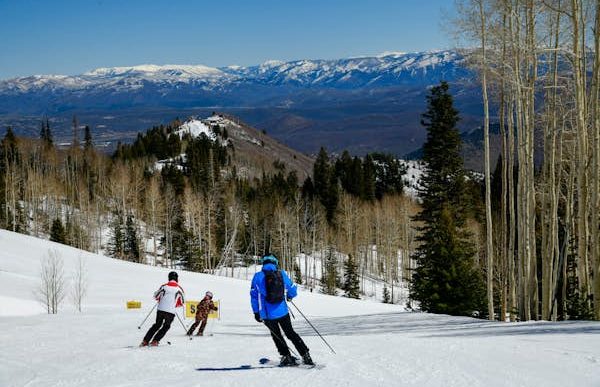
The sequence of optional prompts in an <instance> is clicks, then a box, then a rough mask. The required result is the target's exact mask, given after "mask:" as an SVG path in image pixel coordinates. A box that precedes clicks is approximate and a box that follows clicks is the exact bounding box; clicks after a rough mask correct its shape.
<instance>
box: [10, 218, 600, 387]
mask: <svg viewBox="0 0 600 387" xmlns="http://www.w3.org/2000/svg"><path fill="white" fill-rule="evenodd" d="M0 246H1V248H0V281H1V283H2V284H3V287H2V289H3V291H2V298H0V304H2V308H1V309H0V313H1V314H2V315H0V343H2V352H1V353H0V386H3V387H4V386H10V387H19V386H27V387H34V386H44V387H47V386H86V387H98V386H161V387H162V386H165V385H169V386H176V387H177V386H244V387H252V386H261V387H264V386H278V385H281V386H286V387H287V386H311V387H319V386H327V387H331V386H344V387H349V386H361V387H362V386H486V387H490V386H544V387H550V386H560V387H564V386H598V385H600V371H599V369H600V368H599V367H600V324H598V323H596V322H563V323H535V322H531V323H513V324H506V323H489V322H486V321H482V320H476V319H471V318H462V317H449V316H436V315H429V314H424V313H411V312H405V311H403V309H402V308H401V307H399V306H396V305H384V304H378V303H373V302H364V301H355V300H349V299H344V298H340V297H329V296H324V295H320V294H313V293H309V292H306V291H302V290H301V291H300V294H299V296H298V298H297V305H298V306H299V307H300V308H301V309H302V310H303V311H304V312H305V314H306V315H307V316H308V317H309V318H311V320H312V321H313V322H314V324H315V326H316V327H317V328H318V329H319V330H320V331H321V332H322V333H323V334H324V335H325V337H326V339H327V340H328V341H329V342H330V343H331V345H332V346H333V347H334V348H335V349H336V351H337V355H334V354H332V353H330V352H329V350H328V349H327V348H326V347H325V346H324V345H323V344H322V342H321V341H320V339H319V338H318V337H317V336H316V335H315V334H314V332H313V331H312V330H311V328H310V327H309V326H308V325H307V324H305V323H303V321H302V318H301V317H300V315H299V314H298V313H296V320H294V325H295V327H296V328H297V330H298V332H299V333H300V334H301V335H302V336H303V337H304V339H305V341H306V343H307V344H308V346H309V347H310V348H311V353H312V355H313V358H314V359H315V361H316V362H318V363H320V364H324V365H325V368H324V369H321V370H304V369H294V368H286V369H278V368H275V369H258V370H240V371H213V372H206V371H196V368H228V367H236V366H239V365H242V364H257V363H258V359H259V358H261V357H265V356H267V357H270V358H273V359H274V358H276V357H277V355H276V352H275V349H274V345H273V343H272V341H271V338H270V337H269V335H268V332H267V331H266V328H265V327H264V326H262V325H260V324H258V323H256V322H255V321H254V320H253V318H252V314H251V311H250V306H249V301H248V287H249V283H248V282H247V281H242V280H236V279H230V278H223V277H215V276H209V275H204V274H198V273H189V272H183V271H181V272H180V283H181V285H182V286H183V288H184V289H185V290H186V293H187V296H188V298H189V299H198V298H200V296H201V295H202V294H203V293H204V292H205V291H206V290H211V291H213V292H214V293H215V298H217V299H220V300H221V308H222V319H221V321H216V322H215V321H211V325H210V326H209V327H208V328H207V331H210V332H213V333H214V336H207V337H203V338H195V339H194V340H192V341H189V340H188V339H187V337H185V336H184V335H183V328H182V327H181V326H180V324H179V323H178V321H177V320H175V321H174V323H173V325H172V327H171V330H170V331H169V333H168V334H167V336H166V337H165V339H164V340H163V343H166V341H170V342H171V343H172V345H170V346H169V345H164V346H161V347H158V348H151V349H147V348H145V349H139V348H136V347H131V348H130V347H129V346H135V345H137V344H138V343H139V342H140V340H141V338H142V336H143V334H144V332H145V330H146V329H147V328H148V327H149V324H148V323H147V324H146V325H145V326H144V327H143V329H142V330H138V329H137V325H138V324H139V323H140V322H141V320H142V319H143V317H144V316H145V314H146V313H147V312H148V310H149V309H150V308H151V307H152V305H153V303H152V298H151V295H152V292H153V291H154V290H155V288H156V287H157V286H158V285H159V284H161V283H163V282H164V281H165V279H166V276H167V273H168V271H169V269H166V268H156V267H151V266H144V265H138V264H134V263H128V262H123V261H118V260H113V259H110V258H106V257H103V256H99V255H95V254H90V253H86V252H82V251H79V250H76V249H73V248H70V247H66V246H62V245H58V244H55V243H52V242H48V241H44V240H40V239H35V238H32V237H28V236H24V235H19V234H15V233H11V232H8V231H4V230H1V231H0ZM49 249H54V250H55V251H56V252H58V253H59V254H60V255H61V256H62V257H63V259H64V264H65V274H66V275H67V276H71V275H72V273H73V271H74V268H75V265H76V263H77V262H78V257H81V258H82V259H83V260H84V262H85V265H86V267H87V272H88V275H89V296H88V297H87V299H86V300H85V302H84V310H83V313H77V312H75V311H74V308H73V307H72V306H70V305H69V303H68V301H67V302H66V304H65V306H64V308H63V309H62V310H61V312H60V313H59V314H58V315H47V314H43V313H44V308H43V307H42V306H41V305H39V304H38V303H36V301H35V295H34V290H35V288H36V287H37V286H38V283H39V279H38V274H39V267H40V259H41V258H42V257H44V256H45V255H46V254H47V252H48V250H49ZM127 300H141V301H142V302H143V308H142V309H141V310H129V311H128V310H126V309H125V302H126V301H127ZM32 313H40V314H37V315H31V314H32ZM187 323H189V320H188V321H187Z"/></svg>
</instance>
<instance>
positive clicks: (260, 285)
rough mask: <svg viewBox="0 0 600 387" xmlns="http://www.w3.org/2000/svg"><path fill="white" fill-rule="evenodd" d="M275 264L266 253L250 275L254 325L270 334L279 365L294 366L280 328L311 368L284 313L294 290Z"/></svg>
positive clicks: (285, 274)
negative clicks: (262, 324) (277, 354)
mask: <svg viewBox="0 0 600 387" xmlns="http://www.w3.org/2000/svg"><path fill="white" fill-rule="evenodd" d="M278 264H279V262H278V260H277V258H276V257H275V256H274V255H272V254H267V255H265V256H264V257H263V258H262V270H261V271H259V272H258V273H256V274H254V278H253V279H252V285H251V288H250V301H251V304H252V311H253V312H254V319H255V320H256V321H257V322H261V323H262V322H264V324H265V325H266V326H267V328H269V330H270V331H271V337H272V338H273V341H274V342H275V346H276V347H277V351H278V352H279V354H280V355H281V362H280V365H281V366H293V365H297V363H296V358H295V357H293V356H292V355H291V353H290V349H289V347H288V345H287V343H286V342H285V340H284V338H283V335H282V334H281V329H283V332H284V333H285V335H286V336H287V338H288V339H290V340H291V341H292V343H293V344H294V346H295V347H296V349H297V350H298V353H299V354H300V356H302V361H303V363H304V364H309V365H314V363H313V361H312V359H311V357H310V354H309V353H308V351H309V350H308V347H307V346H306V344H304V341H302V339H301V338H300V336H299V335H298V334H297V333H296V332H295V331H294V328H293V327H292V321H291V320H290V314H289V312H288V306H287V302H286V298H287V300H291V299H292V298H294V297H296V295H297V294H298V289H297V287H296V285H295V284H294V283H293V282H292V280H291V279H290V277H289V276H288V275H287V273H286V272H285V271H284V270H278V268H277V265H278ZM280 328H281V329H280Z"/></svg>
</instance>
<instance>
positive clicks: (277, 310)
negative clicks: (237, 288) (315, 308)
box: [250, 263, 298, 320]
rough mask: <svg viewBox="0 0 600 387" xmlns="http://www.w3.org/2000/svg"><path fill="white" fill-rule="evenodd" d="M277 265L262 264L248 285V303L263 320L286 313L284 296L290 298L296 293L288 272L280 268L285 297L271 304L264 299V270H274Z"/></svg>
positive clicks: (265, 292) (272, 318)
mask: <svg viewBox="0 0 600 387" xmlns="http://www.w3.org/2000/svg"><path fill="white" fill-rule="evenodd" d="M276 270H277V266H275V265H274V264H272V263H266V264H264V265H263V267H262V270H261V271H259V272H258V273H256V274H254V278H252V285H251V287H250V303H251V304H252V311H253V312H254V313H260V318H262V319H263V320H275V319H278V318H281V317H284V316H286V315H287V314H288V306H287V302H286V300H285V298H286V297H287V298H289V299H292V298H294V297H296V296H297V295H298V288H297V287H296V284H294V283H293V282H292V280H291V279H290V277H289V276H288V274H287V273H286V272H285V271H284V270H281V277H282V278H283V284H284V286H285V293H286V294H285V297H284V299H283V301H281V302H278V303H276V304H271V303H269V302H267V301H266V300H265V297H266V295H267V289H266V286H265V271H276Z"/></svg>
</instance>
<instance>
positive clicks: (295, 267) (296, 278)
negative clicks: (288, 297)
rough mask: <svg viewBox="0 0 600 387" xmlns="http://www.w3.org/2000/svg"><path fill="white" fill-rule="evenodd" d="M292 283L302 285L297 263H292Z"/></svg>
mask: <svg viewBox="0 0 600 387" xmlns="http://www.w3.org/2000/svg"><path fill="white" fill-rule="evenodd" d="M294 282H295V283H297V284H298V285H302V271H301V270H300V266H298V262H294Z"/></svg>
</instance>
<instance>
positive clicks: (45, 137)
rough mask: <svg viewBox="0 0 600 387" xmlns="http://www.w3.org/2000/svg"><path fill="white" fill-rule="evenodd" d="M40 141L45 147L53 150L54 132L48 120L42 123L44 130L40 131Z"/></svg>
mask: <svg viewBox="0 0 600 387" xmlns="http://www.w3.org/2000/svg"><path fill="white" fill-rule="evenodd" d="M40 139H41V140H42V143H43V144H44V146H45V147H47V148H51V147H52V145H53V140H52V131H51V130H50V121H49V120H48V119H47V118H46V119H45V120H43V121H42V129H41V130H40Z"/></svg>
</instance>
